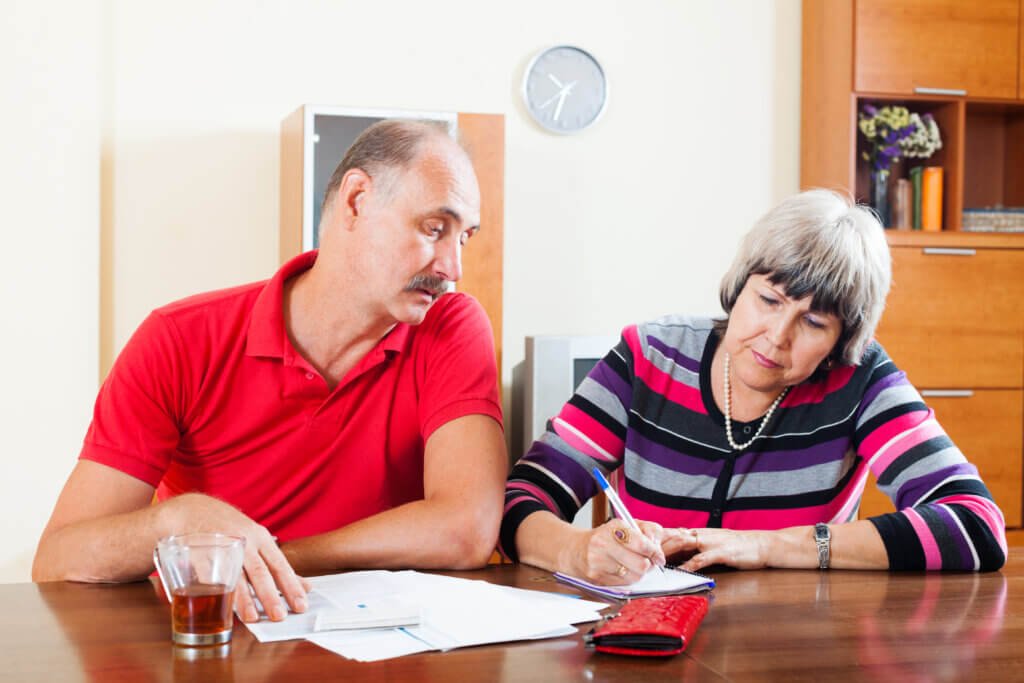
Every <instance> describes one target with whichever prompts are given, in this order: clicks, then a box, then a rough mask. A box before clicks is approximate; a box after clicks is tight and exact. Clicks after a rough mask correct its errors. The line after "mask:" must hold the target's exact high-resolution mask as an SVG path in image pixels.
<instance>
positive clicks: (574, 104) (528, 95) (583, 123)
mask: <svg viewBox="0 0 1024 683" xmlns="http://www.w3.org/2000/svg"><path fill="white" fill-rule="evenodd" d="M523 99H524V100H525V101H526V109H527V111H529V112H530V115H531V116H532V117H533V119H534V120H535V121H536V122H537V123H539V124H540V125H541V126H542V127H543V128H545V129H546V130H549V131H551V132H552V133H578V132H580V131H581V130H584V129H585V128H588V127H589V126H592V125H593V124H594V123H595V122H596V121H597V120H598V118H600V116H601V114H602V112H604V108H605V105H606V104H607V102H608V81H607V79H606V78H605V75H604V69H602V68H601V65H600V64H599V63H598V61H597V59H595V58H594V56H593V55H591V54H590V53H589V52H587V51H586V50H581V49H580V48H578V47H573V46H572V45H556V46H554V47H550V48H547V49H545V50H541V51H540V52H539V53H538V54H537V55H536V56H535V57H534V58H533V59H532V60H531V61H530V64H529V66H527V67H526V74H525V76H524V77H523Z"/></svg>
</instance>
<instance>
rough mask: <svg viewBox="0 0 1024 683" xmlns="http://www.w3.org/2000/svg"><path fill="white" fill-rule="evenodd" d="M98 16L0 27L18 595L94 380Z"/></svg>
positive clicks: (4, 521)
mask: <svg viewBox="0 0 1024 683" xmlns="http://www.w3.org/2000/svg"><path fill="white" fill-rule="evenodd" d="M98 6H99V3H98V2H84V1H83V2H75V3H73V4H72V3H69V4H68V5H67V6H66V7H63V6H62V7H57V6H55V5H52V4H46V3H39V2H33V1H32V0H16V1H11V0H4V1H3V3H2V10H0V11H2V13H3V20H2V21H0V101H2V102H3V107H2V108H0V124H2V125H0V160H2V163H0V205H2V206H3V213H4V215H5V216H6V219H5V220H4V224H3V226H2V237H0V240H2V242H0V243H2V245H3V248H0V297H2V299H0V300H2V306H3V318H2V322H0V330H2V332H0V357H2V358H3V360H4V369H3V372H2V374H0V386H2V389H0V430H2V434H3V436H2V439H3V442H2V443H3V446H2V447H0V448H2V458H3V474H2V476H0V537H2V538H3V543H2V544H0V581H26V580H28V577H29V566H30V564H31V561H32V554H33V552H34V551H35V543H36V540H37V539H38V538H39V532H40V531H42V528H43V525H44V524H45V522H46V519H47V518H48V516H49V513H50V509H51V508H52V507H53V502H54V500H55V499H56V496H57V492H58V491H59V490H60V486H61V484H62V483H63V481H64V479H65V477H67V475H68V472H70V471H71V467H72V465H73V457H74V455H75V454H76V453H77V452H78V448H79V445H80V444H81V442H82V435H83V434H84V433H85V428H86V426H87V425H88V423H89V416H90V414H91V412H92V401H93V398H94V396H95V393H96V381H97V378H98V376H99V364H98V351H97V346H98V338H99V225H100V224H99V215H100V210H99V206H100V203H99V202H100V193H99V189H100V183H99V151H100V136H99V78H100V69H99V56H100V55H99V51H98V50H97V46H98V45H99V37H98V36H99V27H100V16H99V13H98V11H97V9H98Z"/></svg>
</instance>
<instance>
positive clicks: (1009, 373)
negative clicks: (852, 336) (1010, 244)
mask: <svg viewBox="0 0 1024 683" xmlns="http://www.w3.org/2000/svg"><path fill="white" fill-rule="evenodd" d="M891 251H892V261H893V264H892V265H893V283H892V290H891V291H890V292H889V299H888V301H887V302H886V307H885V313H884V314H883V315H882V322H881V324H880V325H879V326H878V335H877V336H878V340H879V341H880V342H881V344H882V346H884V347H885V349H886V351H888V353H889V355H890V356H891V357H892V359H893V361H895V363H896V365H897V366H899V367H900V368H901V369H902V370H904V371H905V372H906V373H907V376H908V377H909V378H910V381H911V382H913V383H914V385H915V386H917V387H918V388H926V389H982V388H989V389H999V388H1003V389H1017V388H1020V387H1021V384H1022V377H1024V348H1022V343H1021V340H1022V339H1024V315H1022V308H1024V306H1022V303H1021V302H1022V300H1024V296H1022V295H1024V283H1022V280H1021V277H1020V273H1021V272H1024V251H1021V250H1014V249H977V250H974V249H930V248H921V247H893V248H892V249H891ZM1018 428H1019V427H1018Z"/></svg>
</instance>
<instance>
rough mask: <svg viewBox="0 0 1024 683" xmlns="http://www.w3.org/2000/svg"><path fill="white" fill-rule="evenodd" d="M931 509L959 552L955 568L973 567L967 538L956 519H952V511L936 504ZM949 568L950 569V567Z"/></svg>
mask: <svg viewBox="0 0 1024 683" xmlns="http://www.w3.org/2000/svg"><path fill="white" fill-rule="evenodd" d="M931 509H932V510H933V511H934V512H935V514H936V516H937V517H938V518H939V519H941V520H942V523H943V524H945V525H946V533H948V534H949V535H950V537H952V538H953V541H954V542H955V543H956V549H957V552H959V553H960V566H959V567H957V568H958V569H974V558H973V557H972V556H971V549H970V547H969V546H968V545H967V539H966V538H964V535H963V534H962V533H961V532H960V526H959V525H958V524H957V520H955V519H953V516H954V515H953V513H952V512H950V511H949V510H948V509H946V508H944V507H941V506H938V505H936V506H934V507H932V508H931ZM944 569H945V567H944ZM950 569H952V567H950Z"/></svg>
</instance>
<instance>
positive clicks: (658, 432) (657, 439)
mask: <svg viewBox="0 0 1024 683" xmlns="http://www.w3.org/2000/svg"><path fill="white" fill-rule="evenodd" d="M656 424H658V423H657V422H655V424H651V423H649V422H647V421H645V420H642V419H640V417H639V416H637V415H636V413H630V414H629V429H630V431H632V432H635V433H636V434H639V435H640V436H642V437H644V438H645V439H647V440H648V441H650V442H652V443H656V444H658V445H659V446H664V447H665V448H668V449H671V450H673V451H675V452H676V453H680V454H682V455H683V456H688V457H694V458H698V459H700V460H706V461H708V462H716V461H718V460H721V459H723V458H725V457H726V455H727V454H726V453H725V452H723V451H720V450H716V449H714V448H710V447H708V446H705V445H703V444H700V443H695V442H693V441H686V440H684V439H680V438H679V437H677V436H675V435H674V434H670V433H668V432H666V431H664V429H658V427H657V426H655V425H656ZM690 432H691V434H692V436H693V438H695V439H702V438H704V439H706V437H707V435H706V433H705V434H700V433H697V432H706V430H699V429H697V428H696V426H695V425H694V426H691V427H690ZM718 438H719V439H721V440H722V445H723V446H724V445H725V432H722V433H721V434H720V435H719V436H718ZM707 440H708V441H711V439H707Z"/></svg>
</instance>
